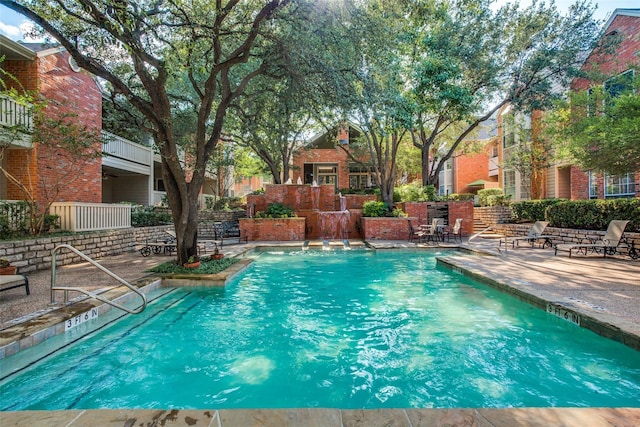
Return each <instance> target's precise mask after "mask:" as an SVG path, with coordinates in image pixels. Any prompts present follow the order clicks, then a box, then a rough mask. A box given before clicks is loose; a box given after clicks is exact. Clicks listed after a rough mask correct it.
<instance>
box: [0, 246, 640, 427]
mask: <svg viewBox="0 0 640 427" xmlns="http://www.w3.org/2000/svg"><path fill="white" fill-rule="evenodd" d="M369 243H370V245H371V246H372V247H375V248H376V249H379V250H384V249H402V248H413V247H415V246H416V245H415V244H412V243H407V242H400V241H374V242H369ZM264 244H265V245H269V246H275V245H277V244H274V243H271V242H266V243H264ZM295 244H296V245H300V242H297V243H295ZM354 244H355V242H354ZM280 245H289V244H288V243H286V242H283V243H280ZM463 246H464V247H467V248H470V249H473V250H478V251H482V252H484V253H489V254H493V255H494V256H484V257H473V258H470V257H466V256H458V255H452V254H446V253H444V252H443V254H442V258H441V262H442V263H444V264H448V265H449V266H451V267H453V268H460V269H462V270H465V271H466V273H465V274H471V275H473V276H475V277H477V278H478V279H480V280H483V281H486V282H487V283H489V284H490V285H492V286H497V287H500V288H502V289H503V290H505V291H506V292H510V293H512V294H514V295H516V296H517V297H518V298H521V299H525V300H527V301H529V302H531V303H532V304H534V305H536V306H539V307H540V308H541V309H545V308H546V307H548V305H549V304H551V305H552V306H553V307H558V308H561V309H562V310H567V311H569V312H571V313H577V314H578V315H579V316H580V320H581V322H582V326H587V327H590V328H591V329H595V330H597V332H599V333H601V334H603V335H606V336H610V337H611V338H613V339H617V340H619V341H623V342H625V344H627V345H630V346H632V347H635V348H639V347H638V342H640V339H639V338H638V337H640V260H636V261H633V260H631V259H630V258H628V257H622V256H615V257H611V258H610V257H607V258H602V256H597V255H589V256H586V257H585V256H574V257H572V258H568V257H567V256H566V254H564V253H563V254H561V255H559V256H554V255H553V250H551V249H537V248H536V249H531V248H529V247H521V248H518V249H511V248H509V249H508V250H506V251H505V250H504V248H503V249H502V250H498V247H497V243H496V241H495V240H494V241H491V240H487V241H484V240H481V239H477V241H474V242H472V243H471V244H468V243H467V242H465V243H464V244H463ZM251 247H253V244H251V245H233V246H229V247H225V248H224V252H225V254H226V255H227V256H233V255H235V254H239V253H241V252H243V251H245V250H247V249H249V248H251ZM436 250H438V249H436ZM169 259H170V258H169V257H164V256H151V257H148V258H143V257H141V256H140V255H139V254H137V253H135V254H123V255H119V256H114V257H110V258H108V259H103V260H99V261H100V263H101V264H103V265H104V266H106V267H107V268H110V269H112V270H113V271H114V272H116V273H117V274H118V275H120V276H121V277H123V278H125V279H126V280H129V281H132V282H137V283H144V282H149V281H150V280H154V276H151V275H148V274H147V273H145V272H144V271H145V270H146V269H147V268H150V267H152V266H154V265H157V264H158V263H161V262H165V261H167V260H169ZM96 273H97V270H95V268H91V267H90V266H89V265H88V264H77V265H71V266H65V267H61V268H59V269H58V283H59V284H61V285H69V284H70V283H74V284H79V285H83V284H86V283H87V282H88V281H91V284H92V287H93V288H94V289H101V288H104V287H107V286H109V285H110V284H111V283H110V280H111V279H109V278H108V277H107V276H105V278H102V277H101V276H102V274H96ZM29 280H30V287H31V291H32V294H31V295H30V296H27V295H25V293H24V289H20V288H17V289H13V290H10V291H5V292H2V293H0V307H1V308H2V310H1V311H0V332H7V331H8V330H10V329H14V328H16V327H21V328H25V329H27V328H28V325H29V324H30V323H31V324H33V323H37V322H38V316H37V315H34V313H35V314H45V315H46V314H48V313H50V312H51V308H50V307H49V299H50V292H49V283H50V272H49V271H44V272H38V273H34V274H29ZM563 313H564V311H563ZM15 319H18V320H15ZM639 357H640V356H639ZM0 363H1V361H0ZM2 392H3V393H6V392H8V391H7V390H4V389H3V390H2ZM0 426H2V427H8V426H47V427H48V426H71V427H79V426H131V427H132V426H217V427H229V426H336V427H348V426H407V427H417V426H451V427H454V426H470V427H471V426H477V427H491V426H492V427H511V426H532V427H533V426H535V427H538V426H539V427H543V426H544V427H548V426H568V427H574V426H575V427H590V426H607V427H610V426H624V427H626V426H629V427H631V426H640V400H639V402H638V407H636V408H507V409H492V408H477V409H386V410H364V411H363V410H340V409H309V408H305V409H282V410H264V409H257V410H216V409H209V410H203V409H198V410H166V411H163V410H87V411H84V410H71V411H21V412H0Z"/></svg>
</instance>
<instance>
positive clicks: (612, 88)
mask: <svg viewBox="0 0 640 427" xmlns="http://www.w3.org/2000/svg"><path fill="white" fill-rule="evenodd" d="M634 78H635V70H627V71H625V72H624V73H621V74H618V75H617V76H615V77H612V78H610V79H609V80H606V81H605V82H604V83H603V85H602V86H603V89H604V91H605V93H606V94H608V95H609V96H610V97H611V98H616V97H618V96H620V95H623V94H624V93H628V92H631V93H635V91H634V88H633V81H634Z"/></svg>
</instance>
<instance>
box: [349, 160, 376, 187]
mask: <svg viewBox="0 0 640 427" xmlns="http://www.w3.org/2000/svg"><path fill="white" fill-rule="evenodd" d="M373 181H374V180H373V177H372V174H371V172H369V167H367V166H365V165H361V164H358V163H349V188H351V189H354V190H362V189H364V188H368V187H371V186H372V184H373Z"/></svg>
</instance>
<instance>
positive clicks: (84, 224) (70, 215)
mask: <svg viewBox="0 0 640 427" xmlns="http://www.w3.org/2000/svg"><path fill="white" fill-rule="evenodd" d="M50 213H51V214H52V215H58V216H60V228H61V229H62V230H69V231H95V230H111V229H115V228H128V227H131V205H128V204H107V203H81V202H55V203H53V204H52V205H51V209H50Z"/></svg>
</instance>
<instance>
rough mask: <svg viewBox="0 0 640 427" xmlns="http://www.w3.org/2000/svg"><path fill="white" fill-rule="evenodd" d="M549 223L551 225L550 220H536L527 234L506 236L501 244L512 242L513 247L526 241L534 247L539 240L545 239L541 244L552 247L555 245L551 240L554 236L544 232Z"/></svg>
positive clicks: (544, 246)
mask: <svg viewBox="0 0 640 427" xmlns="http://www.w3.org/2000/svg"><path fill="white" fill-rule="evenodd" d="M547 225H549V222H548V221H536V222H535V224H533V226H532V227H531V228H530V229H529V232H528V233H527V235H526V236H517V237H505V238H504V239H500V244H502V243H504V245H505V246H507V243H511V247H512V248H514V247H516V246H517V245H519V244H520V242H523V241H526V242H528V243H529V244H530V245H531V247H533V246H534V245H535V243H536V242H537V241H538V240H542V239H544V241H543V242H542V245H541V246H542V247H543V248H547V247H548V248H550V247H552V246H553V243H552V242H551V238H552V237H553V236H545V235H544V234H542V233H544V230H545V229H546V228H547Z"/></svg>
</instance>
